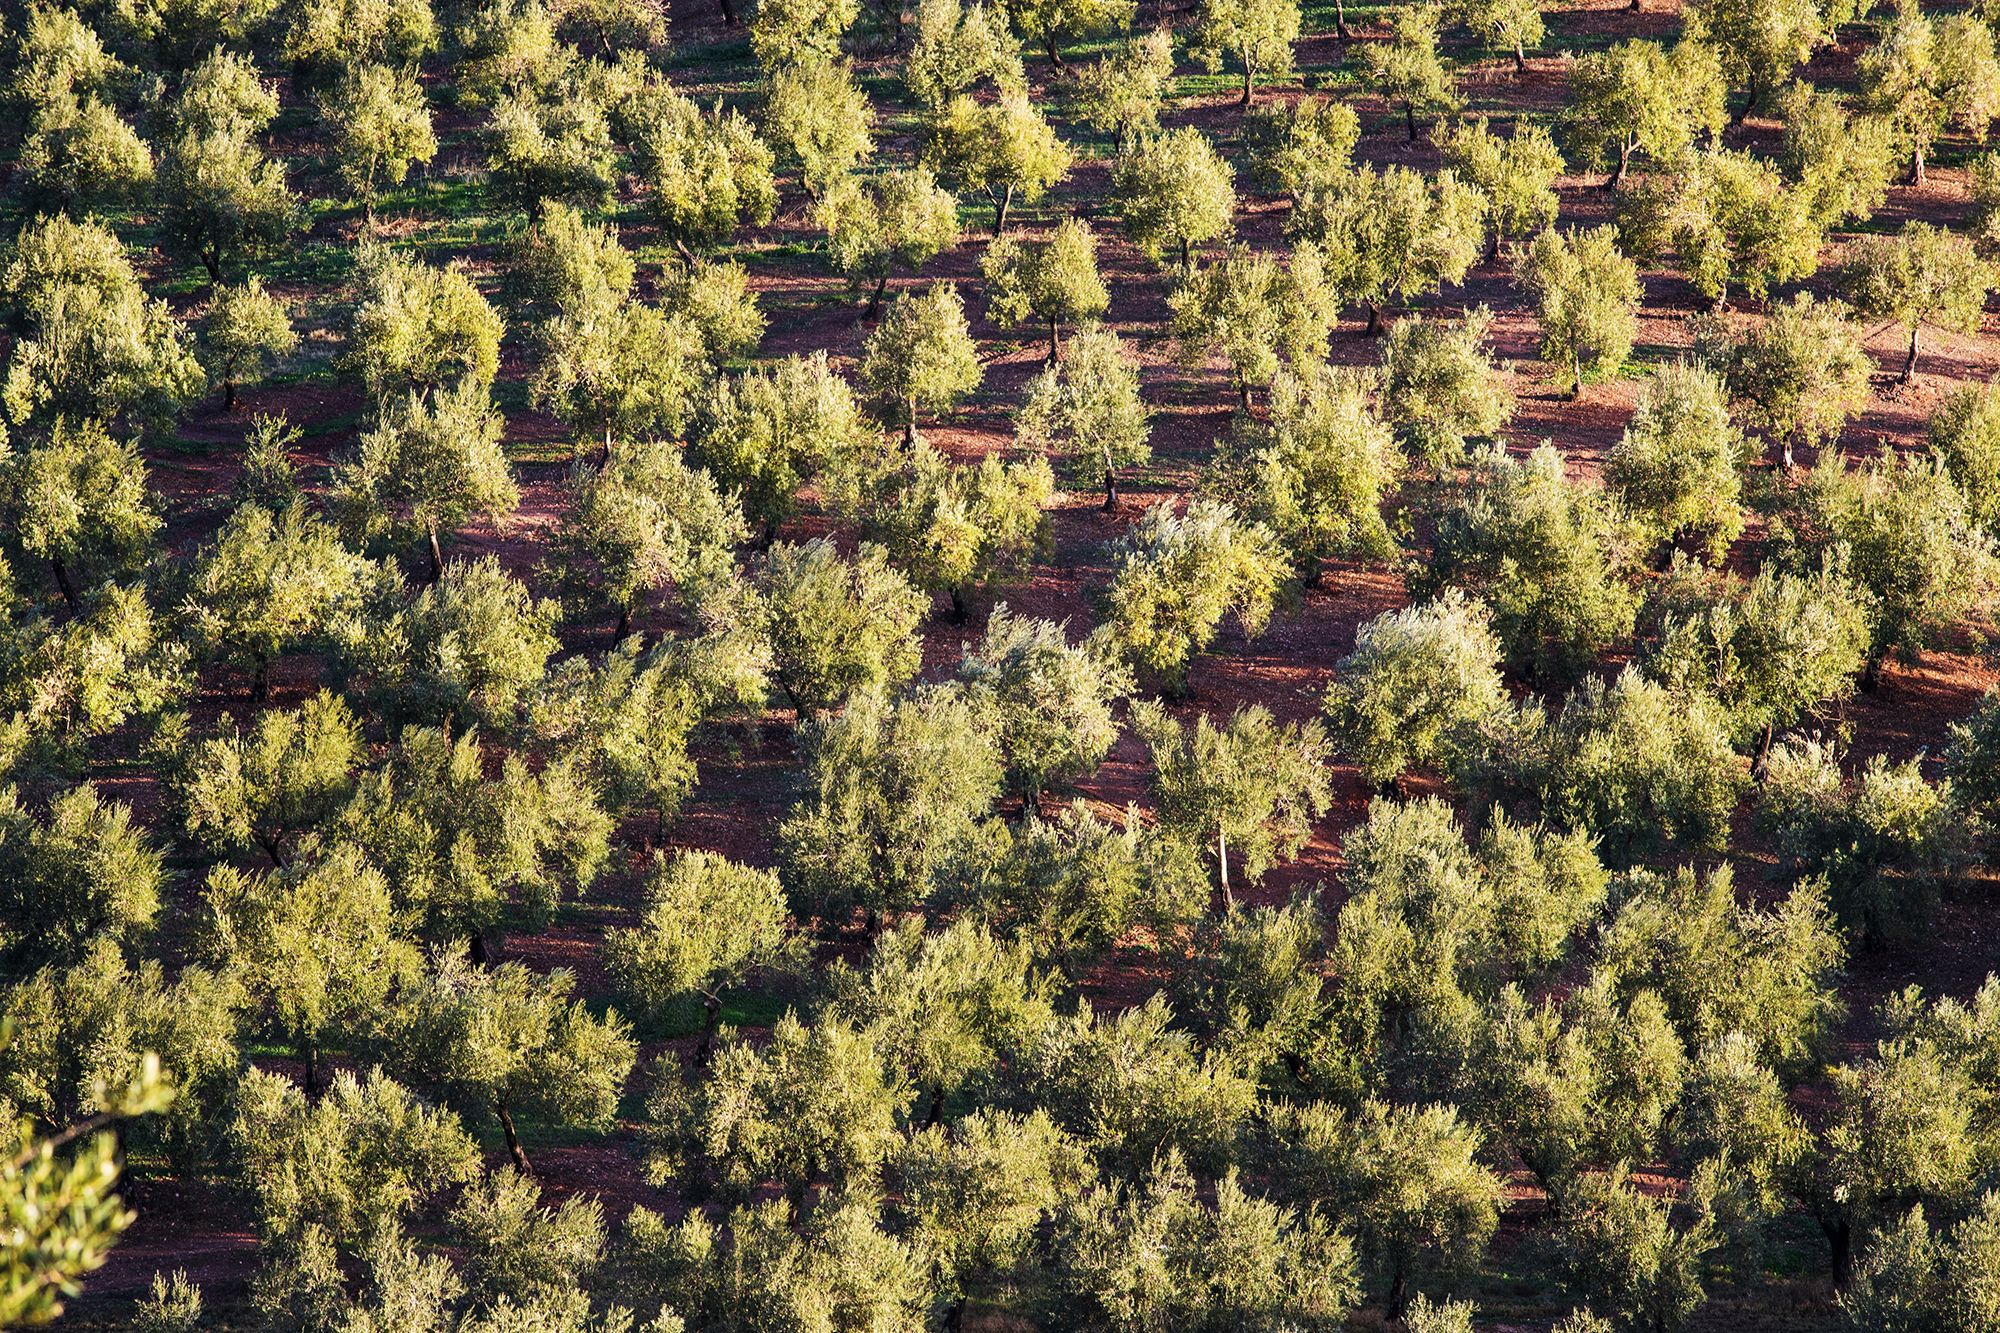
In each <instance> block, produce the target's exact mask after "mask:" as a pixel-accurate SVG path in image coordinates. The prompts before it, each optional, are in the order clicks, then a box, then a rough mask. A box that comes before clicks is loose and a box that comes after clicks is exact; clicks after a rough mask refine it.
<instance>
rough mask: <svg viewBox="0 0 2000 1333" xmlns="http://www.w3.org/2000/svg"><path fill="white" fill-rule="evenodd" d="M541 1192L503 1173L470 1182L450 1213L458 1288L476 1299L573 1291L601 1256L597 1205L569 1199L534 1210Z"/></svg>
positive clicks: (575, 1197) (517, 1176) (600, 1220)
mask: <svg viewBox="0 0 2000 1333" xmlns="http://www.w3.org/2000/svg"><path fill="white" fill-rule="evenodd" d="M541 1197H542V1191H541V1187H540V1186H538V1185H536V1184H535V1182H534V1181H533V1180H532V1179H530V1178H529V1177H527V1176H525V1175H523V1174H522V1173H520V1172H519V1171H516V1170H514V1169H513V1168H511V1167H507V1168H503V1169H501V1170H500V1171H498V1172H495V1173H494V1174H492V1175H489V1176H486V1177H484V1178H482V1179H480V1180H477V1181H474V1182H473V1183H472V1185H471V1186H470V1187H469V1188H467V1190H466V1191H465V1193H464V1194H463V1195H461V1196H460V1197H459V1201H458V1206H457V1207H455V1208H453V1209H452V1212H451V1221H452V1226H453V1229H454V1230H455V1231H456V1232H457V1233H458V1235H459V1236H460V1237H461V1238H462V1242H463V1244H464V1246H465V1260H464V1271H465V1276H466V1279H467V1282H466V1285H467V1286H468V1287H469V1288H470V1289H471V1291H472V1292H473V1293H475V1294H476V1295H477V1296H478V1297H479V1298H481V1299H483V1300H486V1301H489V1302H495V1303H498V1302H499V1301H503V1300H505V1299H507V1298H513V1299H527V1300H533V1299H535V1298H537V1297H552V1296H554V1295H555V1294H556V1293H559V1292H564V1291H577V1290H578V1289H579V1288H580V1287H581V1285H582V1282H583V1279H584V1278H586V1277H587V1276H588V1275H589V1274H590V1273H591V1271H592V1270H593V1269H595V1268H596V1267H597V1265H598V1263H599V1261H600V1260H601V1259H602V1258H603V1252H604V1205H603V1204H601V1203H599V1202H598V1201H597V1200H596V1199H594V1198H590V1197H587V1196H585V1195H582V1194H572V1195H570V1196H569V1197H568V1198H566V1199H564V1200H563V1201H562V1202H561V1203H560V1204H557V1205H556V1206H555V1207H553V1208H548V1207H542V1206H540V1205H541Z"/></svg>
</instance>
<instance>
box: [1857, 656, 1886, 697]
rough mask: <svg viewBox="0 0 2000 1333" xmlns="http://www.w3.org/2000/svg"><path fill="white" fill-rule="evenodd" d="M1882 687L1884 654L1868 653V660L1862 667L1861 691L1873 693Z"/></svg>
mask: <svg viewBox="0 0 2000 1333" xmlns="http://www.w3.org/2000/svg"><path fill="white" fill-rule="evenodd" d="M1881 688H1882V654H1881V653H1879V652H1873V653H1870V654H1868V660H1867V662H1865V663H1864V664H1863V665H1862V667H1861V692H1862V693H1863V694H1873V693H1875V691H1877V690H1879V689H1881Z"/></svg>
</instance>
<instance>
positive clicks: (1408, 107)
mask: <svg viewBox="0 0 2000 1333" xmlns="http://www.w3.org/2000/svg"><path fill="white" fill-rule="evenodd" d="M1403 123H1404V124H1405V125H1407V126H1409V129H1410V142H1411V143H1415V142H1416V141H1417V104H1416V102H1414V101H1407V102H1404V103H1403Z"/></svg>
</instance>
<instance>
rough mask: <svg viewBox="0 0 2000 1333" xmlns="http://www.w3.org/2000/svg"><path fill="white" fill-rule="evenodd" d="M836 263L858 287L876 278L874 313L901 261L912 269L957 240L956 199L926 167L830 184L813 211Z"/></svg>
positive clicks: (842, 179) (871, 306)
mask: <svg viewBox="0 0 2000 1333" xmlns="http://www.w3.org/2000/svg"><path fill="white" fill-rule="evenodd" d="M813 217H814V220H815V221H817V222H818V223H819V225H820V226H822V227H824V228H825V229H826V234H827V251H828V254H829V256H830V257H831V258H832V260H833V263H834V266H835V267H836V268H838V269H839V270H840V271H841V272H843V273H845V274H846V275H847V280H848V282H849V283H850V284H852V285H853V286H854V287H855V289H856V290H859V289H860V288H861V287H863V286H865V285H866V284H867V282H868V281H869V280H870V279H873V280H874V282H875V290H874V295H873V297H871V299H870V302H869V304H870V308H871V312H872V310H873V308H874V307H875V306H876V305H877V304H879V302H880V301H881V297H882V289H883V288H884V287H886V286H887V285H888V281H889V276H890V274H891V273H892V272H893V271H894V269H895V267H896V266H897V265H899V264H900V265H902V266H903V267H904V268H907V269H909V270H911V271H913V272H914V271H915V270H917V269H920V268H922V267H923V266H924V265H925V264H928V263H929V262H930V261H931V260H933V259H935V258H937V257H938V256H939V255H941V254H943V253H944V252H945V251H947V250H949V249H951V248H952V247H953V246H955V245H957V244H958V201H957V200H956V199H954V198H952V196H951V192H950V191H949V190H946V189H945V188H944V187H943V186H941V185H939V184H938V183H937V178H936V177H935V176H933V175H932V174H931V172H930V169H929V168H927V167H909V168H895V169H891V170H888V171H884V172H881V173H879V174H877V175H875V176H872V177H870V178H868V179H867V180H866V181H863V180H860V179H858V178H856V177H854V176H842V177H840V178H839V179H837V180H835V181H833V182H831V183H830V184H829V185H828V186H827V188H826V193H825V194H824V196H822V197H821V199H820V201H819V203H818V205H817V206H816V208H815V209H814V212H813Z"/></svg>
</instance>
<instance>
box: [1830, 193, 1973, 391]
mask: <svg viewBox="0 0 2000 1333" xmlns="http://www.w3.org/2000/svg"><path fill="white" fill-rule="evenodd" d="M1996 281H2000V280H1997V279H1996V275H1995V273H1994V270H1993V268H1992V266H1991V265H1989V264H1988V263H1987V262H1986V261H1985V260H1983V259H1981V258H1980V257H1979V255H1978V254H1977V252H1976V251H1975V250H1974V249H1973V246H1972V242H1971V241H1970V240H1968V239H1967V238H1965V237H1963V236H1960V235H1958V234H1956V233H1955V232H1952V231H1951V230H1949V229H1947V228H1944V227H1936V226H1932V225H1931V224H1930V223H1928V222H1912V223H1909V224H1908V225H1907V226H1905V227H1904V228H1903V230H1902V231H1900V232H1898V233H1897V234H1896V235H1894V236H1879V237H1868V238H1864V239H1863V240H1862V241H1861V242H1860V243H1859V244H1858V245H1857V246H1856V247H1855V252H1854V255H1853V258H1852V259H1851V260H1850V261H1849V264H1848V271H1847V287H1848V292H1849V294H1850V295H1852V296H1853V298H1854V303H1855V304H1856V305H1858V306H1860V307H1861V309H1863V310H1864V311H1866V312H1868V313H1869V314H1871V315H1876V316H1879V317H1881V318H1884V319H1893V320H1895V321H1896V322H1897V323H1899V324H1901V325H1902V326H1903V327H1904V328H1906V329H1908V330H1909V331H1910V352H1909V355H1908V356H1907V357H1905V358H1904V359H1903V372H1902V375H1901V377H1900V379H1899V380H1898V382H1899V383H1902V384H1908V383H1909V382H1910V380H1911V379H1912V378H1913V377H1914V376H1915V375H1916V373H1917V352H1918V343H1917V340H1918V337H1919V336H1920V335H1921V334H1922V332H1923V327H1924V325H1926V324H1929V325H1931V326H1933V327H1935V328H1939V329H1943V330H1945V331H1947V332H1951V333H1973V332H1975V331H1977V330H1978V328H1979V320H1980V317H1981V315H1982V314H1983V313H1984V312H1985V309H1986V294H1987V292H1989V291H1991V290H1992V289H1993V287H1994V286H1995V285H1996Z"/></svg>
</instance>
